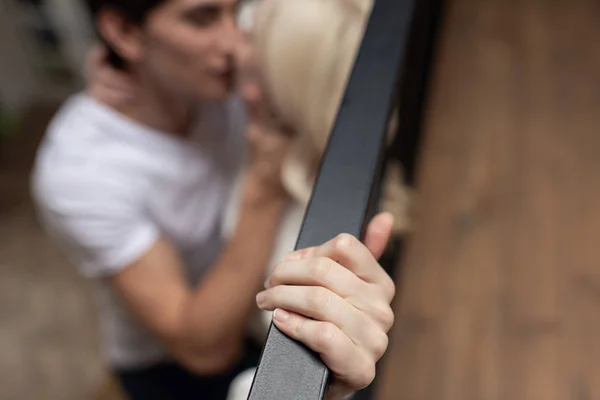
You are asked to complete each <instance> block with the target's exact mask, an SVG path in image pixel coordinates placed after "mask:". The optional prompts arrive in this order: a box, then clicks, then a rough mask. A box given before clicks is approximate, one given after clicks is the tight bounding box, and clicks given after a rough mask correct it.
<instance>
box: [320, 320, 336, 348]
mask: <svg viewBox="0 0 600 400" xmlns="http://www.w3.org/2000/svg"><path fill="white" fill-rule="evenodd" d="M336 336H337V329H336V328H335V326H334V325H332V324H330V323H328V322H322V323H320V324H319V328H318V330H317V335H316V338H315V339H316V344H317V347H318V348H319V350H320V351H321V352H324V353H326V352H329V351H331V349H333V348H334V347H335V339H336Z"/></svg>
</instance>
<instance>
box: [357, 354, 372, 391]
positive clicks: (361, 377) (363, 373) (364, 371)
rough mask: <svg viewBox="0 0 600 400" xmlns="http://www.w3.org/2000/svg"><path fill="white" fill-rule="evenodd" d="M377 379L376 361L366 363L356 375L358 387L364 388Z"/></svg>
mask: <svg viewBox="0 0 600 400" xmlns="http://www.w3.org/2000/svg"><path fill="white" fill-rule="evenodd" d="M373 380H375V363H373V362H371V361H369V362H365V363H364V367H362V368H361V369H360V370H359V371H358V373H357V376H356V387H357V389H364V388H366V387H367V386H369V385H370V384H371V382H373Z"/></svg>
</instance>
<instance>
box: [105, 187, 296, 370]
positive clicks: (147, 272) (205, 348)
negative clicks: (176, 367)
mask: <svg viewBox="0 0 600 400" xmlns="http://www.w3.org/2000/svg"><path fill="white" fill-rule="evenodd" d="M259 187H260V186H259V184H256V183H255V180H254V179H253V176H252V175H251V176H250V177H249V178H248V179H247V181H246V185H245V187H244V193H243V197H242V206H241V211H240V216H239V220H238V224H237V227H236V230H235V232H234V234H233V237H232V238H231V240H230V241H229V243H228V244H227V245H226V248H225V250H224V252H223V253H222V255H221V256H220V258H219V261H218V262H217V264H216V265H214V266H213V267H212V269H211V272H210V273H209V274H208V275H207V276H206V277H205V278H204V279H203V280H202V281H201V282H200V283H199V285H198V286H197V287H195V288H190V287H189V286H188V285H187V284H186V283H185V280H184V278H183V274H182V271H183V270H182V268H181V263H180V260H179V258H178V256H177V254H176V253H175V251H174V250H173V248H172V247H171V245H170V244H169V243H168V242H166V241H165V240H159V241H158V242H157V243H156V244H155V245H154V246H153V247H152V248H151V249H150V251H148V252H147V253H146V254H145V255H144V256H142V257H141V258H140V259H139V260H138V261H136V262H135V263H133V264H132V265H130V266H128V267H127V268H125V269H123V270H122V272H120V273H119V274H117V275H115V276H114V277H112V278H111V282H112V284H113V285H114V287H115V288H116V289H117V291H118V292H119V293H120V295H121V296H122V297H123V298H124V299H125V301H126V302H127V303H128V304H129V306H130V308H131V309H132V310H133V312H134V313H135V314H136V315H137V316H138V317H139V318H140V319H141V320H142V322H143V323H144V324H145V325H147V326H148V327H149V328H150V329H152V331H154V332H155V333H156V334H157V335H158V336H159V337H160V338H161V339H162V340H163V342H164V343H165V344H166V346H167V347H168V348H169V350H170V351H171V352H172V355H173V356H174V357H175V358H176V359H177V360H178V361H179V362H181V363H182V364H184V365H185V366H186V367H187V368H189V369H191V370H193V371H195V372H197V373H200V374H212V373H217V372H220V371H223V370H226V369H227V368H229V367H231V365H232V364H233V363H234V362H235V361H236V360H237V357H238V356H239V352H240V346H241V344H242V343H243V339H244V336H245V334H246V329H247V326H248V323H249V319H250V318H251V317H252V316H253V315H254V310H255V308H256V304H255V296H256V294H257V293H258V292H259V290H260V289H261V287H262V285H263V282H264V279H265V272H266V269H265V267H266V263H267V262H268V261H269V258H270V254H271V250H272V246H273V243H274V238H275V235H276V233H277V229H278V226H279V221H280V218H281V214H282V212H283V210H284V207H285V197H283V196H265V195H262V194H260V193H259Z"/></svg>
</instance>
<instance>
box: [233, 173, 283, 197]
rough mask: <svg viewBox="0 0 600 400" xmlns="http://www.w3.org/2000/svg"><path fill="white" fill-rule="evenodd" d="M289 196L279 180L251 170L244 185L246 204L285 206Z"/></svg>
mask: <svg viewBox="0 0 600 400" xmlns="http://www.w3.org/2000/svg"><path fill="white" fill-rule="evenodd" d="M288 198H289V196H288V194H287V192H286V190H285V188H284V187H283V185H282V184H281V183H280V181H279V180H278V179H275V178H273V177H267V176H265V175H264V174H261V173H260V172H258V171H255V170H250V171H249V172H248V174H247V175H246V180H245V185H244V202H245V203H249V204H253V205H277V204H285V203H286V202H287V200H288Z"/></svg>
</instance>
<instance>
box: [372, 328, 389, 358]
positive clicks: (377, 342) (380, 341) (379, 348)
mask: <svg viewBox="0 0 600 400" xmlns="http://www.w3.org/2000/svg"><path fill="white" fill-rule="evenodd" d="M388 344H389V338H388V335H386V334H385V333H384V332H382V331H378V333H377V334H375V335H374V338H373V341H372V346H373V355H374V356H375V359H377V360H379V359H380V358H381V357H383V355H384V354H385V352H386V351H387V348H388Z"/></svg>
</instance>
